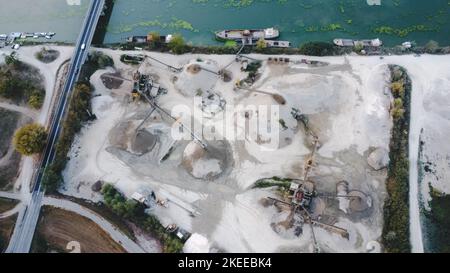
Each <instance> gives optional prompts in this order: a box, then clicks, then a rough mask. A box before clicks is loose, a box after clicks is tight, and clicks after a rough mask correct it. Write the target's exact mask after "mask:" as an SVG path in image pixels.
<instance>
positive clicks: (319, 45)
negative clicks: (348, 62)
mask: <svg viewBox="0 0 450 273" xmlns="http://www.w3.org/2000/svg"><path fill="white" fill-rule="evenodd" d="M300 54H303V55H309V56H327V55H333V54H334V46H333V44H330V43H325V42H309V43H305V44H303V45H301V46H300Z"/></svg>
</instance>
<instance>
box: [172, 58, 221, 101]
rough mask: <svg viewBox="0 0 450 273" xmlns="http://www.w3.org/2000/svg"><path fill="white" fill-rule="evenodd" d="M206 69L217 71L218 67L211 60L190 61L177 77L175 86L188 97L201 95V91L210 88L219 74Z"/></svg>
mask: <svg viewBox="0 0 450 273" xmlns="http://www.w3.org/2000/svg"><path fill="white" fill-rule="evenodd" d="M207 70H209V71H212V72H218V71H219V68H218V66H217V64H216V63H214V62H213V61H209V60H208V61H201V62H200V61H198V60H195V61H192V62H191V63H190V64H188V65H187V66H186V68H185V69H184V70H183V71H182V72H181V73H180V75H179V76H178V77H177V80H176V81H175V88H176V89H177V90H178V91H179V92H181V94H183V95H185V96H188V97H193V96H196V95H197V96H201V95H202V93H203V92H206V91H207V90H212V89H213V88H214V86H215V85H216V82H217V80H218V79H219V76H218V75H215V74H214V73H211V72H209V71H207Z"/></svg>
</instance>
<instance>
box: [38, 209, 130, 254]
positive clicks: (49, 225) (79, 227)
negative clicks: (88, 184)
mask: <svg viewBox="0 0 450 273" xmlns="http://www.w3.org/2000/svg"><path fill="white" fill-rule="evenodd" d="M38 232H39V235H40V236H42V237H43V238H44V239H45V240H46V241H47V243H48V245H49V246H50V247H51V248H52V249H57V250H64V251H67V252H69V251H68V250H66V246H67V244H68V243H69V242H71V241H77V242H79V243H80V246H81V252H82V253H125V250H124V249H123V248H122V247H121V246H120V245H119V244H118V243H116V242H115V241H113V240H112V239H111V237H110V236H109V235H108V234H107V233H106V232H105V231H103V230H102V229H101V228H100V227H99V226H98V225H97V224H95V223H94V222H92V221H91V220H89V219H87V218H85V217H83V216H80V215H78V214H76V213H73V212H69V211H65V210H61V209H57V208H49V207H45V208H44V209H43V212H42V216H41V219H40V222H39V226H38Z"/></svg>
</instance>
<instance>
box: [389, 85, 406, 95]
mask: <svg viewBox="0 0 450 273" xmlns="http://www.w3.org/2000/svg"><path fill="white" fill-rule="evenodd" d="M391 89H392V92H393V93H394V94H396V95H398V96H399V97H400V98H403V97H404V95H405V84H404V83H403V81H396V82H393V83H392V84H391Z"/></svg>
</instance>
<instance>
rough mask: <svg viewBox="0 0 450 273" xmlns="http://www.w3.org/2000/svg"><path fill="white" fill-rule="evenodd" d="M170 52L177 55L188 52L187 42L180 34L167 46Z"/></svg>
mask: <svg viewBox="0 0 450 273" xmlns="http://www.w3.org/2000/svg"><path fill="white" fill-rule="evenodd" d="M167 46H168V47H169V49H170V50H172V52H174V53H175V54H183V53H185V52H186V50H187V46H186V42H185V41H184V38H183V36H181V35H180V34H175V35H174V36H173V37H172V40H170V42H169V43H168V44H167Z"/></svg>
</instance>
